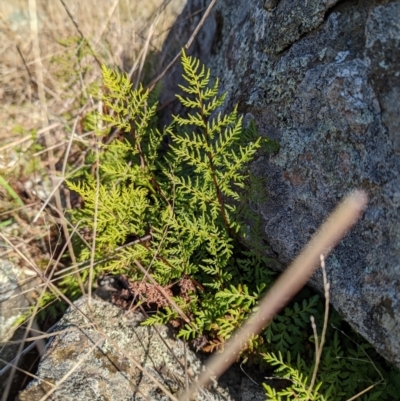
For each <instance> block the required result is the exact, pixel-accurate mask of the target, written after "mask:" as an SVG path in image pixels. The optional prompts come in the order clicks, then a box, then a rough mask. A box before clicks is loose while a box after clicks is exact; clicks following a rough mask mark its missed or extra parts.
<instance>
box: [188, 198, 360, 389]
mask: <svg viewBox="0 0 400 401" xmlns="http://www.w3.org/2000/svg"><path fill="white" fill-rule="evenodd" d="M367 199H368V198H367V195H366V193H365V192H363V191H354V192H353V193H352V194H350V195H349V196H348V197H347V198H346V199H345V200H344V201H342V202H341V203H340V204H339V206H338V207H337V208H336V209H335V210H334V212H333V213H332V214H331V216H330V217H329V218H328V220H327V221H326V222H325V223H324V224H323V225H322V226H321V228H320V229H319V230H318V232H317V233H316V235H315V236H314V237H313V239H312V240H311V241H310V242H309V243H308V244H307V246H306V247H305V248H304V250H303V251H302V252H301V254H300V255H299V256H298V257H297V258H296V259H295V260H294V262H293V263H292V264H291V266H289V267H288V268H287V269H286V270H285V272H284V273H282V275H281V276H280V277H279V279H278V280H277V281H276V283H275V285H274V286H273V287H272V288H271V289H270V290H269V291H268V293H267V294H266V295H265V296H264V297H263V299H262V300H261V301H260V305H259V309H258V311H257V312H256V313H255V314H254V315H253V317H251V318H250V319H249V320H248V322H247V323H246V324H245V326H244V327H243V328H242V329H240V330H238V331H237V332H236V335H234V336H233V339H232V341H229V342H228V343H227V345H226V347H225V350H224V352H222V353H221V354H217V355H214V356H213V357H211V358H210V360H209V363H208V364H207V366H206V370H205V372H203V373H202V374H201V376H200V378H199V380H198V381H197V383H194V384H193V385H192V386H191V390H190V395H192V394H193V393H194V392H195V391H196V389H197V388H198V387H203V386H205V385H207V384H208V383H209V382H210V380H211V377H212V376H216V377H217V378H218V377H219V376H221V374H222V373H223V372H224V371H225V370H226V369H227V368H228V367H229V366H230V365H231V364H232V363H233V362H235V361H236V359H237V357H238V355H239V353H240V351H241V350H242V348H243V346H244V345H245V344H246V342H247V341H248V340H249V338H250V337H251V336H253V335H255V334H258V333H260V332H261V330H262V329H263V328H264V327H265V326H267V324H268V323H269V322H270V321H271V320H272V318H273V317H274V315H275V314H276V313H277V312H279V311H280V310H281V309H282V308H283V307H284V306H285V305H286V304H287V303H288V302H289V300H290V299H291V298H292V297H293V296H294V295H295V294H296V293H297V292H298V291H299V290H300V289H301V288H302V287H303V286H304V284H306V282H307V281H308V279H309V278H310V276H311V275H312V273H313V272H314V270H315V268H316V267H317V266H318V261H319V256H320V255H321V254H324V255H328V254H329V253H330V252H331V251H332V249H333V248H334V246H335V245H336V244H337V243H338V242H339V241H340V240H341V239H342V238H343V237H344V236H345V235H346V233H347V232H348V230H349V229H350V228H351V227H352V226H353V225H354V224H355V223H356V221H357V220H358V218H359V217H360V215H361V213H362V212H363V210H364V209H365V207H366V204H367Z"/></svg>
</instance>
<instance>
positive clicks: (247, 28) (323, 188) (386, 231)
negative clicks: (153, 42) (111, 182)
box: [162, 0, 400, 367]
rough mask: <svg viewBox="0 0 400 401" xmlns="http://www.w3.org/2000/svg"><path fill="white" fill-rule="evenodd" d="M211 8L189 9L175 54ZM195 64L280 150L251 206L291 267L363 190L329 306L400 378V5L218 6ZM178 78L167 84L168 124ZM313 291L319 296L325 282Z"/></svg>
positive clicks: (288, 2) (316, 281)
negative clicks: (362, 208) (259, 198)
mask: <svg viewBox="0 0 400 401" xmlns="http://www.w3.org/2000/svg"><path fill="white" fill-rule="evenodd" d="M209 3H210V2H209V1H206V0H189V1H188V4H187V6H186V8H185V9H184V11H183V13H182V15H181V16H180V18H179V19H178V21H177V23H176V25H175V27H174V29H173V31H172V33H171V34H170V36H169V39H168V41H167V44H166V47H165V48H166V49H167V50H168V52H170V53H173V52H176V51H178V49H179V48H180V47H181V46H183V45H184V44H185V43H186V41H187V40H188V38H189V36H190V34H191V32H192V31H193V29H194V27H195V26H196V24H197V23H198V22H199V20H200V18H201V16H202V13H204V10H205V9H206V8H207V5H208V4H209ZM171 49H172V50H173V51H171ZM189 54H193V55H195V56H197V57H199V58H200V59H201V61H202V62H203V63H205V64H206V65H207V66H208V67H210V68H211V70H212V74H213V76H214V77H219V78H220V84H221V85H220V88H221V90H222V91H223V92H227V93H228V97H227V104H226V106H224V108H226V109H227V110H231V109H232V107H233V106H234V104H238V108H239V112H241V113H242V114H244V115H245V116H246V118H247V119H248V118H253V119H254V121H255V123H256V125H257V127H258V130H259V132H260V134H261V135H264V136H268V137H270V138H272V139H275V140H277V141H278V142H279V144H280V149H279V151H278V152H276V153H275V154H260V155H258V157H257V158H256V160H255V161H254V162H253V163H252V166H251V169H252V171H253V172H254V173H255V174H257V175H258V176H259V177H260V179H264V178H266V180H265V184H264V190H265V194H266V195H267V197H268V200H267V201H266V202H265V203H257V202H256V201H254V202H253V207H254V208H255V210H256V211H257V213H258V215H259V216H260V217H261V218H262V222H263V227H264V239H265V241H266V242H267V243H268V244H269V246H270V250H269V252H271V251H272V252H273V253H274V254H275V255H276V256H277V258H278V259H279V261H280V262H282V264H283V265H287V264H289V262H290V261H291V260H293V259H294V258H295V256H296V255H297V254H298V253H299V251H300V250H301V249H302V247H303V246H304V245H305V244H306V243H307V241H308V240H309V239H310V237H311V236H312V234H313V233H314V232H315V231H316V230H317V228H318V227H319V226H320V224H321V223H322V222H323V221H324V219H325V218H326V217H327V215H328V214H329V213H330V211H331V210H332V209H333V208H334V206H335V205H336V204H337V203H338V202H339V200H341V199H342V198H343V196H344V195H345V194H347V193H348V192H349V191H350V190H352V189H354V188H361V189H364V190H365V191H367V193H368V195H369V199H370V200H369V205H368V208H367V210H366V212H365V214H364V215H363V217H362V219H361V220H360V221H359V223H358V224H357V226H356V227H355V228H354V229H353V230H352V231H351V233H350V234H349V235H348V236H347V237H346V238H345V239H344V240H343V241H342V242H341V243H340V244H339V246H338V247H337V248H336V250H335V251H334V252H333V254H332V255H331V256H330V257H329V258H328V260H327V270H328V276H329V281H330V282H331V301H332V304H333V305H334V307H335V308H336V309H337V310H338V311H339V313H340V314H341V316H342V317H343V318H344V319H345V320H346V321H347V322H349V323H350V324H351V326H352V327H353V328H354V329H355V330H356V331H357V332H358V333H360V334H361V335H362V336H364V337H365V338H366V339H367V340H368V341H369V342H370V343H371V344H372V345H373V346H374V347H375V348H376V349H377V350H378V352H380V353H381V354H382V355H383V356H384V357H385V358H387V359H388V360H389V361H391V362H393V363H395V364H396V365H397V366H398V367H400V1H389V0H385V1H378V0H375V1H374V0H371V1H361V0H360V1H349V0H344V1H338V0H280V1H279V0H274V1H270V0H266V1H265V2H263V1H252V2H250V1H248V0H236V1H232V0H219V1H217V2H216V4H215V6H214V8H213V9H212V11H211V13H210V15H209V17H208V18H207V20H206V22H205V24H204V25H203V27H202V29H201V30H200V32H199V34H198V35H197V37H196V40H195V41H194V43H193V45H192V46H191V48H190V50H189ZM180 74H181V71H180V68H179V66H176V67H174V69H173V70H172V71H170V73H169V75H168V76H167V78H166V79H165V80H164V87H165V91H164V97H163V99H162V103H164V104H169V106H168V107H167V108H165V109H164V115H166V116H167V115H170V113H171V112H172V113H176V112H177V110H176V108H177V107H178V105H177V103H171V102H170V101H171V99H172V94H173V93H175V92H176V88H177V84H178V83H179V82H180ZM222 111H223V110H222ZM266 252H267V250H266ZM311 284H312V285H313V286H314V287H315V288H317V289H319V290H321V289H322V279H321V276H320V275H319V273H318V272H317V273H316V274H315V275H314V277H313V279H312V280H311Z"/></svg>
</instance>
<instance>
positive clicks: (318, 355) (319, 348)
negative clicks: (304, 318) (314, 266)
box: [309, 254, 330, 393]
mask: <svg viewBox="0 0 400 401" xmlns="http://www.w3.org/2000/svg"><path fill="white" fill-rule="evenodd" d="M320 259H321V269H322V276H323V279H324V291H325V314H324V325H323V327H322V334H321V343H320V345H319V346H318V334H317V327H316V325H315V320H314V316H311V318H312V319H311V322H312V326H313V331H314V338H315V348H316V352H315V366H314V372H313V375H312V379H311V384H310V387H309V392H310V393H312V390H313V388H314V384H315V380H316V379H317V373H318V367H319V362H320V361H321V356H322V350H323V348H324V344H325V338H326V329H327V327H328V318H329V290H330V284H329V283H328V279H327V277H326V269H325V258H324V255H322V254H321V255H320Z"/></svg>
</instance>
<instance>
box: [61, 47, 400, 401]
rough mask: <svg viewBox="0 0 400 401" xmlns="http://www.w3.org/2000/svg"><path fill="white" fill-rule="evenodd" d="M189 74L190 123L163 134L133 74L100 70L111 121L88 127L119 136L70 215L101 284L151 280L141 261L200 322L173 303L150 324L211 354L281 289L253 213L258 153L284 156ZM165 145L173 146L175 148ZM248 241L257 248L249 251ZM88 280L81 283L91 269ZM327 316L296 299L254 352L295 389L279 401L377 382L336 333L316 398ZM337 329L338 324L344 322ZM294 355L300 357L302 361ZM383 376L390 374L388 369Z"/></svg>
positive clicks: (78, 181)
mask: <svg viewBox="0 0 400 401" xmlns="http://www.w3.org/2000/svg"><path fill="white" fill-rule="evenodd" d="M182 66H183V70H184V74H183V77H184V79H185V81H186V84H185V85H182V86H181V87H180V88H181V90H182V93H181V94H180V95H177V98H178V100H179V101H180V103H181V105H182V106H183V107H184V108H185V114H182V115H177V116H173V121H172V123H171V124H170V125H169V126H167V127H164V129H163V130H159V129H158V128H157V121H156V110H157V103H156V96H155V95H154V94H152V93H150V92H149V91H147V90H145V89H144V88H143V87H141V86H139V87H138V88H137V89H134V88H133V86H132V84H131V82H130V81H129V79H128V77H127V76H126V75H123V74H120V73H117V72H114V71H112V70H110V69H108V68H107V67H105V66H104V67H103V70H102V72H103V81H104V91H103V93H102V94H101V100H102V102H103V104H104V109H105V110H106V111H105V112H104V114H92V115H90V116H88V117H87V118H86V121H85V124H86V127H87V129H90V130H95V131H96V133H97V135H98V136H99V142H100V141H101V139H102V138H103V137H104V136H105V135H108V134H109V133H110V131H111V130H114V133H117V132H119V133H120V135H119V137H118V139H116V140H114V141H112V142H111V143H110V144H108V145H105V144H103V143H102V142H100V143H99V149H98V150H97V151H93V152H92V153H91V154H90V155H89V156H88V159H87V162H88V165H90V168H88V169H87V170H84V171H80V172H79V174H77V175H76V176H75V177H74V178H73V179H72V180H70V181H69V183H68V185H69V188H70V189H71V190H73V191H75V192H77V193H78V194H79V195H80V196H81V197H82V199H83V201H84V207H83V208H81V209H75V210H72V211H71V212H70V213H71V215H72V218H73V222H74V223H75V224H79V231H80V234H81V235H80V239H79V240H75V244H74V246H75V248H76V250H77V251H78V255H79V260H80V261H82V262H85V261H88V260H89V259H90V257H91V252H92V250H91V245H92V236H93V233H95V242H96V246H95V250H94V257H95V261H97V262H96V264H95V266H94V274H95V277H97V276H99V275H100V274H102V273H104V272H107V273H109V272H111V273H117V274H121V273H124V274H126V275H127V277H128V278H129V279H130V280H131V281H136V280H142V279H144V277H143V272H142V271H141V270H138V269H137V263H136V262H140V264H142V265H143V266H145V267H146V269H148V271H149V274H150V275H151V276H152V277H153V278H154V279H155V280H156V281H157V283H158V284H159V285H160V286H163V287H164V288H168V289H170V288H172V287H173V286H175V287H177V286H178V287H179V286H181V287H179V288H181V289H180V290H178V291H175V293H174V295H173V296H172V299H173V300H174V302H175V303H176V304H177V305H178V306H179V308H181V310H182V311H183V312H184V313H185V314H186V316H188V317H189V319H190V321H191V323H190V324H188V323H184V322H183V321H182V319H181V318H180V316H179V314H178V313H177V311H176V310H174V309H173V308H172V307H165V305H164V306H163V307H159V308H157V309H158V310H157V313H155V314H153V315H152V316H151V317H150V318H149V319H148V320H147V321H146V322H145V323H144V324H160V323H167V322H170V321H174V322H175V324H177V325H178V326H179V327H180V330H179V336H180V337H182V338H185V339H186V340H192V339H196V338H199V337H201V336H204V335H205V336H206V338H207V340H208V344H207V346H206V347H205V348H204V349H205V350H208V351H213V350H215V349H220V348H222V347H223V344H224V342H225V341H226V340H227V339H229V338H230V337H231V336H232V333H233V332H234V330H236V329H237V328H238V327H240V326H241V325H242V323H243V322H244V321H245V319H246V318H247V317H248V316H249V315H250V314H251V313H252V312H253V311H254V310H255V308H257V303H258V300H259V299H260V297H261V296H262V295H263V293H264V292H265V291H266V290H267V289H268V288H269V287H270V286H271V285H272V283H273V273H271V271H270V269H269V268H268V265H269V264H270V263H271V260H269V259H268V258H266V257H265V256H262V253H261V250H262V248H263V247H264V248H265V245H264V244H262V242H261V238H262V235H261V226H260V225H259V224H257V218H256V213H255V212H254V211H255V210H257V207H258V204H259V203H261V202H262V201H263V200H262V194H263V191H262V188H261V183H260V180H259V179H258V178H256V177H254V176H253V175H252V174H251V173H250V172H249V171H248V164H249V162H250V161H251V160H252V158H253V157H254V155H255V153H256V152H257V150H259V149H260V148H261V147H264V148H268V149H269V150H270V151H277V150H278V145H277V144H276V143H275V142H273V141H268V140H267V139H262V138H260V137H259V136H258V135H257V133H256V129H255V124H254V122H250V124H249V126H248V127H247V128H244V127H243V120H242V117H240V116H239V115H238V111H237V109H236V108H234V110H233V111H232V112H230V113H225V114H222V113H221V112H220V110H221V108H222V107H223V104H224V100H225V95H219V94H218V80H216V81H214V82H211V78H210V71H209V70H208V69H206V68H205V67H204V66H201V65H200V63H199V61H198V60H196V59H194V58H192V57H188V56H186V54H185V53H184V52H183V53H182ZM157 90H159V88H157ZM165 138H168V139H169V141H170V142H171V143H172V144H171V145H169V146H166V141H164V139H165ZM92 165H93V167H92ZM249 206H250V207H249ZM95 211H97V213H96V212H95ZM95 216H97V217H96V218H94V217H95ZM250 221H251V222H252V224H251V226H252V228H251V229H248V228H247V227H248V223H249V222H250ZM244 237H246V240H247V243H249V244H251V248H252V249H251V250H249V249H247V248H246V247H245V246H244V245H243V241H242V239H243V238H244ZM80 274H81V280H82V281H83V282H84V281H85V280H86V279H87V277H88V268H87V269H83V270H82V272H81V273H80ZM185 280H186V281H185ZM184 283H186V287H185V288H186V289H185V290H182V288H183V287H184ZM188 283H191V284H188ZM193 283H197V284H196V285H194V284H193ZM61 285H62V288H63V289H64V291H65V292H66V293H68V294H69V295H70V296H71V295H72V296H76V295H77V294H78V293H79V286H78V283H77V280H76V277H74V276H72V275H71V276H68V277H65V278H64V279H63V282H62V283H61ZM143 302H144V301H143ZM323 308H324V306H323V303H322V302H321V301H320V300H319V297H318V296H316V295H314V296H310V295H308V296H306V297H303V298H299V299H296V300H294V301H293V302H292V303H291V304H290V305H289V306H288V307H287V308H285V310H284V311H283V312H282V313H281V314H280V315H278V316H276V317H275V318H274V319H273V321H272V322H271V324H270V325H269V326H268V328H267V329H266V330H265V331H264V333H263V334H262V335H260V336H254V337H253V338H252V339H251V340H250V341H249V343H248V344H247V348H246V350H244V353H245V354H246V355H247V356H248V357H249V359H250V360H252V362H254V363H257V362H260V361H261V358H260V352H263V358H264V359H265V361H266V362H267V363H268V364H269V365H270V366H271V367H273V368H276V372H275V374H276V375H278V376H280V377H284V378H287V379H289V381H290V383H291V384H290V386H288V387H287V388H285V389H283V390H280V391H277V390H274V389H273V388H271V387H269V386H268V385H265V389H266V391H267V394H268V395H269V396H270V397H271V399H276V400H280V399H282V400H284V399H294V398H296V399H302V400H326V399H342V397H343V396H351V395H354V394H355V393H356V392H357V391H360V390H363V389H364V388H365V387H367V386H368V385H369V383H376V382H379V381H380V378H379V375H378V378H377V374H376V372H377V370H376V369H374V368H373V367H372V366H371V363H370V362H369V361H367V362H366V355H365V353H364V352H365V351H366V349H365V345H364V344H365V343H362V344H363V345H360V346H354V343H352V342H351V341H350V340H348V339H347V337H344V336H340V340H339V334H338V331H337V330H334V329H332V328H330V329H329V330H328V333H327V346H326V347H325V350H324V352H323V355H322V361H321V365H320V371H319V376H318V385H316V386H315V387H314V389H313V390H312V391H310V390H309V384H310V377H311V375H312V369H313V364H314V359H313V357H314V344H313V333H312V330H311V325H310V316H311V315H314V316H315V318H316V321H317V322H322V321H323ZM330 322H331V323H334V324H336V325H339V324H340V319H339V318H338V315H337V314H333V316H332V317H331V320H330ZM359 343H361V341H360V342H359ZM288 350H291V353H292V354H294V355H296V358H295V359H294V362H292V358H291V354H290V353H289V352H288ZM344 350H346V351H344ZM370 351H372V350H370V349H369V350H368V353H370ZM282 355H285V359H284V358H283V356H282ZM344 356H346V358H350V357H351V358H355V360H356V361H357V362H356V363H355V362H354V360H353V359H351V360H350V359H346V358H345V357H344ZM338 357H339V358H340V359H338ZM374 358H375V356H374ZM374 360H375V359H374ZM354 367H356V368H354ZM376 368H377V369H379V370H380V371H383V369H387V367H385V366H384V363H383V362H382V366H378V362H377V363H376ZM371 372H372V373H371ZM393 375H395V372H394V371H393ZM399 382H400V381H399ZM375 389H378V386H377V387H376V388H375ZM378 391H379V394H380V397H383V398H381V399H390V398H387V397H388V394H389V395H390V394H392V393H395V392H396V391H398V390H396V388H395V387H393V385H392V384H390V385H388V386H386V387H385V388H379V390H378ZM376 394H378V393H377V392H374V391H372V392H370V393H368V394H367V395H364V396H363V398H362V399H364V400H372V399H374V398H373V397H376ZM385 397H386V398H385Z"/></svg>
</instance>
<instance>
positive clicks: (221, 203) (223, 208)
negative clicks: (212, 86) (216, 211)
mask: <svg viewBox="0 0 400 401" xmlns="http://www.w3.org/2000/svg"><path fill="white" fill-rule="evenodd" d="M196 86H197V93H198V96H199V102H200V112H201V118H202V120H203V124H204V134H205V135H204V136H205V139H206V143H207V151H206V153H207V157H208V161H209V163H210V169H211V177H212V179H213V183H214V187H215V192H216V194H217V199H218V204H219V208H220V211H221V216H222V219H223V220H224V224H225V228H226V231H227V232H228V234H229V236H232V233H231V227H230V225H229V222H228V218H227V217H226V213H225V206H224V200H223V199H222V194H221V190H220V188H219V185H218V182H217V177H216V175H215V167H214V161H213V156H212V154H211V151H210V149H211V141H210V133H209V131H208V126H207V119H206V116H205V114H204V104H203V99H202V96H201V90H200V87H199V85H198V84H197V85H196Z"/></svg>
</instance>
